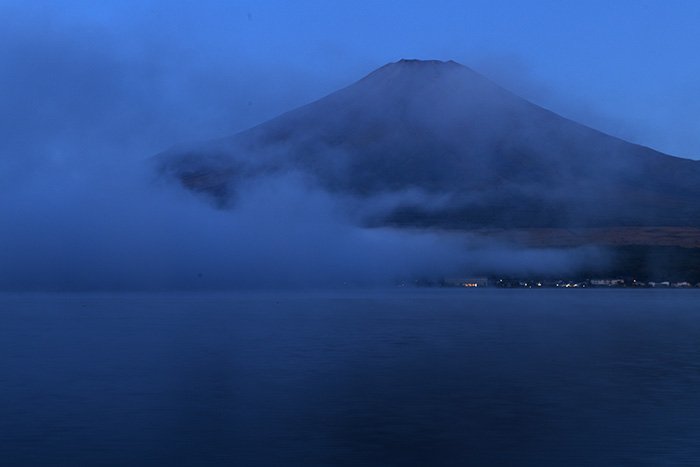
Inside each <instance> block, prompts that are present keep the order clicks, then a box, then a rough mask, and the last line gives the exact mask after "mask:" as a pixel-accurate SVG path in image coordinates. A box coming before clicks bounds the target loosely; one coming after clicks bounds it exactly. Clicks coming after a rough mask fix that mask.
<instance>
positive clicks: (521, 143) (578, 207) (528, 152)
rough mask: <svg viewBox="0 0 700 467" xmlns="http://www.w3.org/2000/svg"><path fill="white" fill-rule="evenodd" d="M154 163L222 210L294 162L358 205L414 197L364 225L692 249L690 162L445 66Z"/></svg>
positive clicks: (697, 221) (369, 86)
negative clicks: (245, 184) (240, 188)
mask: <svg viewBox="0 0 700 467" xmlns="http://www.w3.org/2000/svg"><path fill="white" fill-rule="evenodd" d="M157 160H158V164H159V168H160V170H161V173H163V174H164V175H166V176H169V177H171V178H174V179H175V180H178V181H179V183H181V184H182V185H183V186H184V187H186V188H187V189H189V190H192V191H193V192H197V193H200V194H203V195H205V196H207V197H209V199H210V200H212V201H213V202H214V203H215V204H216V205H218V206H219V207H222V208H226V207H230V206H233V205H234V204H235V198H236V191H237V185H238V183H239V182H240V181H241V180H242V179H245V178H249V177H260V176H265V175H269V174H270V173H276V172H279V171H286V170H298V171H301V172H303V173H305V174H307V175H308V176H309V177H310V178H311V179H312V180H313V181H314V182H315V183H317V184H318V185H319V186H320V187H322V188H323V189H325V190H327V191H329V192H331V193H336V194H339V195H343V196H349V197H352V198H354V199H357V200H359V201H360V202H363V201H364V202H366V203H367V204H371V202H372V200H373V199H375V198H377V197H380V196H384V195H396V194H407V193H410V194H413V195H414V196H405V197H404V198H400V197H399V198H398V199H403V201H401V202H398V203H395V204H393V205H391V206H390V207H387V208H386V209H385V210H384V211H381V212H377V211H376V210H372V211H371V214H370V213H368V214H367V216H366V217H365V218H364V222H365V223H366V224H368V225H391V226H396V227H419V228H432V229H450V230H458V231H459V230H464V231H477V232H478V231H481V232H488V233H489V235H499V236H503V237H508V238H515V237H517V238H518V239H519V240H520V241H524V242H526V243H527V242H530V243H533V242H534V243H539V244H543V245H548V244H557V243H561V244H563V245H573V244H583V243H594V244H598V243H602V244H613V245H614V244H619V245H638V244H642V245H663V246H671V247H686V248H694V247H698V246H700V245H698V242H700V240H699V239H700V203H699V202H698V201H699V200H700V162H698V161H692V160H688V159H682V158H678V157H673V156H670V155H666V154H663V153H660V152H658V151H655V150H652V149H650V148H646V147H643V146H639V145H636V144H632V143H629V142H626V141H623V140H621V139H619V138H616V137H613V136H610V135H607V134H604V133H602V132H600V131H597V130H594V129H592V128H589V127H586V126H584V125H581V124H579V123H576V122H574V121H571V120H569V119H566V118H564V117H561V116H559V115H557V114H555V113H553V112H551V111H549V110H546V109H544V108H542V107H539V106H537V105H535V104H533V103H531V102H528V101H527V100H525V99H522V98H520V97H518V96H516V95H514V94H512V93H511V92H509V91H507V90H505V89H503V88H501V87H499V86H498V85H496V84H495V83H493V82H492V81H490V80H488V79H487V78H485V77H483V76H482V75H480V74H478V73H476V72H475V71H473V70H471V69H470V68H468V67H465V66H463V65H460V64H457V63H455V62H453V61H448V62H440V61H432V60H428V61H422V60H400V61H398V62H396V63H390V64H388V65H385V66H383V67H381V68H379V69H377V70H376V71H374V72H372V73H370V74H369V75H367V76H366V77H364V78H362V79H361V80H359V81H357V82H356V83H354V84H352V85H350V86H348V87H346V88H344V89H341V90H339V91H337V92H335V93H332V94H330V95H328V96H326V97H324V98H322V99H320V100H318V101H316V102H313V103H311V104H309V105H306V106H303V107H300V108H298V109H295V110H292V111H291V112H288V113H285V114H283V115H281V116H279V117H277V118H274V119H272V120H269V121H267V122H265V123H263V124H261V125H259V126H256V127H254V128H251V129H249V130H246V131H243V132H241V133H239V134H237V135H235V136H233V137H230V138H225V139H221V140H217V141H212V142H209V143H206V144H199V145H193V146H190V147H180V148H174V149H171V150H169V151H166V152H165V153H162V154H160V155H159V156H158V157H157ZM566 232H569V233H570V235H569V234H566ZM572 232H573V233H572ZM567 235H568V236H567Z"/></svg>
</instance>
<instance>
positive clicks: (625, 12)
mask: <svg viewBox="0 0 700 467" xmlns="http://www.w3.org/2000/svg"><path fill="white" fill-rule="evenodd" d="M0 13H2V16H1V17H0V18H2V19H0V26H2V27H1V28H0V29H2V30H3V31H4V32H0V39H2V41H3V43H4V45H2V46H0V54H2V53H10V56H11V57H15V58H16V55H17V54H18V52H17V51H18V50H19V51H22V52H23V53H26V54H27V55H28V57H29V58H28V59H31V57H32V55H34V56H35V57H36V58H37V59H39V60H43V59H45V55H44V54H46V53H47V50H46V49H47V47H48V46H47V44H52V45H51V47H53V48H54V49H55V50H53V52H49V54H50V55H51V54H57V55H60V54H61V53H63V51H65V50H67V49H68V50H70V51H71V53H72V54H74V55H75V54H77V55H79V57H78V59H79V60H78V61H76V62H75V66H76V67H77V68H78V69H79V70H80V74H82V75H90V74H91V73H96V72H99V73H103V74H105V75H109V73H110V67H112V69H113V70H114V74H113V76H111V77H110V80H111V81H114V80H117V81H118V80H120V79H122V78H124V79H127V80H129V83H130V84H129V86H131V88H130V89H134V90H135V91H134V92H136V93H139V94H143V96H142V99H146V97H147V96H148V93H149V91H148V87H149V86H150V87H153V88H158V92H162V89H163V88H167V89H168V92H170V94H169V95H170V98H169V99H170V100H169V102H170V104H169V105H171V106H175V107H176V108H177V109H180V110H182V109H185V108H187V109H188V111H189V113H190V114H191V116H192V117H191V120H190V121H189V122H187V125H185V123H181V124H178V125H180V126H178V125H175V126H178V128H179V130H178V131H163V132H161V133H160V136H154V137H153V138H154V145H153V147H154V148H155V147H157V145H162V144H166V143H167V140H168V139H169V138H172V137H173V135H174V136H175V137H176V138H177V139H180V138H182V139H187V138H195V139H198V138H202V139H204V138H209V137H215V136H221V135H225V134H229V133H233V132H235V131H237V130H240V129H243V128H245V127H248V126H251V125H254V124H257V123H259V122H261V121H262V120H264V119H266V118H269V117H272V116H274V115H276V114H277V113H280V112H283V111H285V110H288V109H290V108H291V107H294V106H297V105H301V104H304V103H306V102H308V101H310V100H313V99H316V98H318V97H321V96H323V95H325V94H327V93H329V92H332V91H334V90H335V89H337V88H339V87H341V86H344V85H347V84H350V83H351V82H353V81H355V80H356V79H358V78H360V77H361V76H363V75H364V74H366V73H368V72H369V71H371V70H373V69H374V68H377V67H379V66H381V65H383V64H385V63H387V62H390V61H395V60H397V59H399V58H432V59H443V60H448V59H453V60H456V61H458V62H461V63H463V64H465V65H468V66H471V67H472V68H474V69H476V70H477V71H480V72H482V73H483V74H485V75H487V76H489V77H491V78H492V79H494V80H495V81H497V82H499V83H501V84H503V85H504V86H506V87H508V88H510V89H511V90H513V91H515V92H516V93H518V94H520V95H522V96H524V97H526V98H528V99H530V100H532V101H534V102H536V103H538V104H540V105H543V106H545V107H548V108H550V109H552V110H554V111H556V112H558V113H560V114H562V115H564V116H567V117H570V118H573V119H576V120H579V121H581V122H583V123H586V124H588V125H591V126H594V127H596V128H598V129H601V130H603V131H606V132H608V133H612V134H614V135H616V136H620V137H623V138H626V139H629V140H631V141H634V142H637V143H640V144H644V145H648V146H651V147H654V148H655V149H658V150H661V151H664V152H667V153H671V154H674V155H679V156H685V157H691V158H700V85H698V77H700V58H699V56H698V51H697V48H698V44H700V28H698V26H697V25H698V24H700V2H691V1H680V0H675V1H674V0H667V1H629V0H608V1H586V2H582V1H575V2H574V1H548V0H539V1H522V0H519V1H503V0H500V1H499V0H490V1H482V0H477V1H423V0H414V1H408V0H404V1H401V2H389V1H371V2H370V1H364V2H363V1H352V2H350V1H320V0H296V1H281V0H256V1H252V0H241V1H225V2H224V1H221V2H217V1H206V0H200V1H152V2H146V1H132V0H125V1H119V2H109V1H101V2H94V1H68V0H66V1H62V2H40V1H34V2H32V1H26V0H22V1H16V2H12V1H8V0H6V1H5V2H3V3H2V6H0ZM2 23H4V24H2ZM13 47H14V49H13ZM32 47H38V48H39V52H38V53H36V54H35V53H34V51H33V49H32ZM76 51H77V52H76ZM81 54H82V55H81ZM52 56H53V55H52ZM91 57H93V58H94V59H95V60H97V61H99V60H103V59H104V58H105V57H108V58H109V60H108V61H107V62H106V63H107V66H106V68H105V64H104V63H102V62H99V63H96V64H95V66H91V62H90V60H91ZM5 63H10V64H11V63H12V62H11V61H9V62H8V61H7V60H5ZM70 63H71V61H70V60H68V61H67V62H66V63H63V65H64V66H70ZM6 72H7V70H6ZM154 76H156V77H157V78H154ZM139 77H142V80H143V83H146V84H143V83H142V86H141V87H142V88H143V89H142V88H140V87H139V86H140V85H139V84H137V82H138V80H139ZM149 80H150V81H149ZM16 86H17V84H16V83H15V87H16ZM96 86H98V87H99V84H97V85H96ZM178 94H180V97H177V96H178ZM173 96H175V97H173ZM183 96H186V97H183ZM173 99H175V100H178V99H179V100H180V101H182V102H179V103H175V104H173V103H172V101H173ZM185 101H186V102H185ZM178 106H179V107H178ZM1 111H2V108H0V112H1ZM158 115H159V112H156V111H154V112H153V118H154V119H155V118H156V116H158ZM149 124H152V125H156V126H157V125H158V123H154V122H151V123H149ZM185 126H187V127H188V130H187V131H185V130H182V128H180V127H183V128H184V127H185ZM171 130H172V129H171ZM166 145H167V144H166ZM149 149H150V147H149Z"/></svg>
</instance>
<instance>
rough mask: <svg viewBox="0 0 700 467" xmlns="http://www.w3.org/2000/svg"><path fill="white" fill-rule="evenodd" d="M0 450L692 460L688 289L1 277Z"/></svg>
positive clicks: (698, 446)
mask: <svg viewBox="0 0 700 467" xmlns="http://www.w3.org/2000/svg"><path fill="white" fill-rule="evenodd" d="M0 464H1V465H8V466H15V465H16V466H22V465H31V466H34V465H37V466H44V465H45V466H90V465H124V466H127V465H128V466H139V465H174V466H177V465H182V466H190V465H191V466H207V465H236V466H249V465H250V466H294V465H299V466H302V465H303V466H317V465H324V466H325V465H352V466H358V465H370V466H372V465H386V466H394V465H421V466H427V465H431V466H432V465H437V466H439V465H477V466H478V465H486V466H489V465H513V466H548V465H591V466H607V465H610V466H624V465H630V466H633V465H634V466H637V465H650V466H652V465H653V466H657V465H669V466H670V465H673V466H676V465H693V466H697V465H700V291H695V290H666V291H663V290H576V291H569V290H566V291H565V290H494V289H486V290H468V291H466V290H437V289H435V290H404V289H399V290H392V291H354V292H349V291H342V292H314V293H301V292H298V293H259V292H256V293H240V294H212V295H204V294H202V295H42V296H32V295H0Z"/></svg>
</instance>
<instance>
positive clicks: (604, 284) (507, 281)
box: [415, 277, 700, 289]
mask: <svg viewBox="0 0 700 467" xmlns="http://www.w3.org/2000/svg"><path fill="white" fill-rule="evenodd" d="M415 285H417V286H423V287H458V288H477V287H496V288H504V289H515V288H520V289H534V288H561V289H585V288H637V289H664V288H665V289H691V288H700V283H691V282H688V281H668V280H665V281H638V280H636V279H632V278H596V279H584V280H568V279H532V278H528V279H523V278H504V277H458V278H449V279H441V280H439V281H437V282H428V281H416V283H415Z"/></svg>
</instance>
